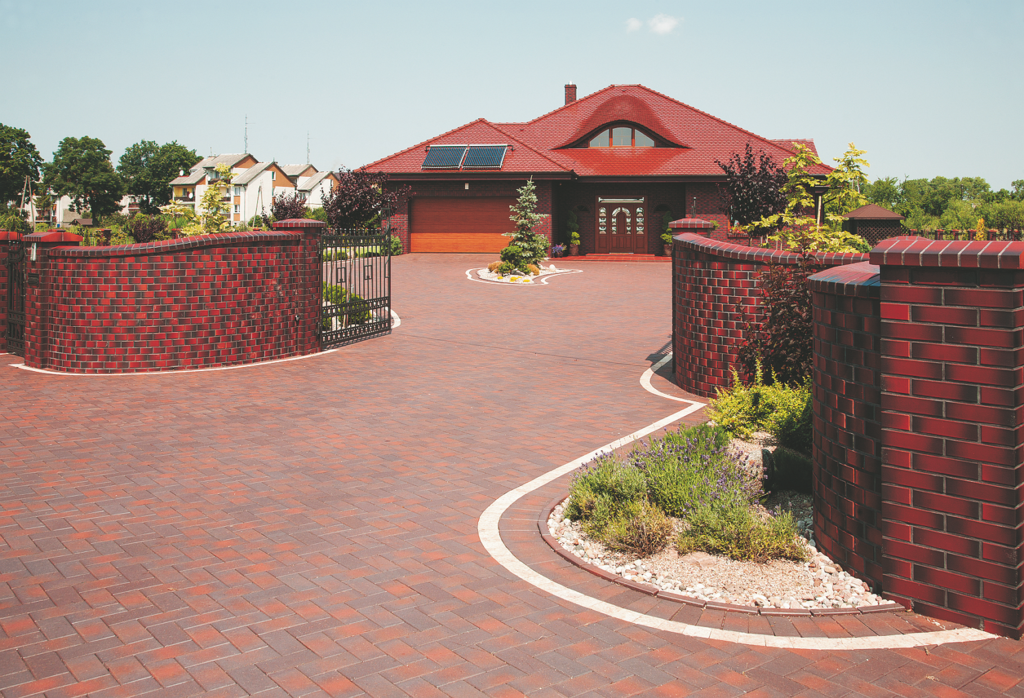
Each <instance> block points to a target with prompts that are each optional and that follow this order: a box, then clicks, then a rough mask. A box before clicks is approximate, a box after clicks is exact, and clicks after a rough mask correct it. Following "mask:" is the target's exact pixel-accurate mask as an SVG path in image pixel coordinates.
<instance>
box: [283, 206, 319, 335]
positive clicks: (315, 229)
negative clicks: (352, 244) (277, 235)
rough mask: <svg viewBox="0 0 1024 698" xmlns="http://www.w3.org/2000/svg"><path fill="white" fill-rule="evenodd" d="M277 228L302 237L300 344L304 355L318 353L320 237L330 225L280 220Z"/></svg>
mask: <svg viewBox="0 0 1024 698" xmlns="http://www.w3.org/2000/svg"><path fill="white" fill-rule="evenodd" d="M273 228H274V230H275V231H277V232H281V233H297V234H299V235H300V236H302V242H300V243H299V252H298V256H297V259H296V262H295V264H296V273H297V274H298V275H299V279H300V283H299V288H300V289H301V290H300V293H299V297H298V298H296V299H295V300H296V302H295V314H296V316H297V318H298V322H297V325H298V333H299V334H298V341H297V342H296V344H297V347H298V350H299V353H300V354H315V353H316V352H318V351H320V332H319V327H318V325H319V324H320V305H321V303H322V298H321V293H322V291H321V288H320V286H321V283H320V281H321V278H322V277H323V269H322V265H321V264H320V236H321V235H322V234H323V232H324V229H326V228H327V224H326V223H324V222H323V221H315V220H310V219H308V218H293V219H289V220H286V221H278V222H276V223H274V224H273Z"/></svg>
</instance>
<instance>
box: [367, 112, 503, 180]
mask: <svg viewBox="0 0 1024 698" xmlns="http://www.w3.org/2000/svg"><path fill="white" fill-rule="evenodd" d="M479 123H484V124H487V125H488V126H493V124H492V123H491V122H490V121H488V120H487V119H485V118H483V117H482V116H481V117H480V118H479V119H473V120H472V121H470V122H467V123H465V124H462V125H461V126H456V127H455V128H453V129H452V130H450V131H445V132H444V133H441V134H438V135H436V136H431V137H430V138H428V139H427V140H425V141H420V142H419V143H417V144H416V145H413V146H410V147H408V148H405V149H403V150H399V151H398V152H395V153H391V155H388V156H387V157H383V158H381V159H379V160H374V161H373V162H369V163H367V164H365V165H363V166H362V167H357V168H356V169H357V170H365V169H367V168H370V167H373V166H375V165H379V164H381V163H382V162H386V161H388V160H391V159H392V158H396V157H398V156H399V155H405V154H406V153H408V152H411V151H413V150H416V149H417V148H420V147H423V146H426V145H428V144H429V143H430V142H431V141H436V140H437V139H438V138H444V137H445V136H450V135H451V134H453V133H455V132H456V131H461V130H462V129H464V128H468V127H470V126H472V125H473V124H479ZM502 133H504V131H502Z"/></svg>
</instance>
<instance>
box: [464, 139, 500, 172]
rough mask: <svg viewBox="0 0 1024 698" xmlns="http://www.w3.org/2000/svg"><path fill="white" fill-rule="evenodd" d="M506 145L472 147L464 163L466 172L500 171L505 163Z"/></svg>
mask: <svg viewBox="0 0 1024 698" xmlns="http://www.w3.org/2000/svg"><path fill="white" fill-rule="evenodd" d="M507 148H508V146H505V145H471V146H469V152H467V153H466V159H465V160H464V161H463V163H462V168H463V169H465V170H488V169H489V170H500V169H501V163H503V162H504V161H505V150H506V149H507Z"/></svg>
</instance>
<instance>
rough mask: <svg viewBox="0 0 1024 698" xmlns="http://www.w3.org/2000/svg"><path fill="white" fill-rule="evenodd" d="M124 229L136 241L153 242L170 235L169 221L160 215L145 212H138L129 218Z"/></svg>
mask: <svg viewBox="0 0 1024 698" xmlns="http://www.w3.org/2000/svg"><path fill="white" fill-rule="evenodd" d="M124 230H125V231H126V232H127V233H128V234H129V235H131V236H132V238H134V240H135V242H152V241H154V240H164V239H166V238H167V237H168V235H167V221H165V220H164V219H163V218H161V217H160V216H147V215H146V214H144V213H136V214H135V215H134V216H132V217H131V218H129V219H127V221H126V222H125V224H124Z"/></svg>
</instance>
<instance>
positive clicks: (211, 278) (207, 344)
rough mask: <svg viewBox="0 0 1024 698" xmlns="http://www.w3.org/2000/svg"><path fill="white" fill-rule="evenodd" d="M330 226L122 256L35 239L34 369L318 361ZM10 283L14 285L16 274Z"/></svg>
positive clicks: (30, 319)
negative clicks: (323, 260)
mask: <svg viewBox="0 0 1024 698" xmlns="http://www.w3.org/2000/svg"><path fill="white" fill-rule="evenodd" d="M323 227H324V224H323V223H321V222H319V221H306V220H303V221H284V222H281V223H277V224H275V228H277V230H275V232H239V233H223V234H218V235H205V236H196V237H188V238H182V239H178V240H166V241H160V242H152V243H145V244H136V245H125V246H120V247H77V246H71V244H74V245H77V242H76V241H73V240H69V239H65V238H68V237H69V236H68V235H67V234H66V233H61V232H51V233H37V234H34V235H28V236H26V237H25V240H26V241H27V242H29V243H30V244H31V243H32V242H35V243H36V247H37V254H36V260H35V261H31V262H29V268H28V272H29V273H30V274H35V275H38V277H37V278H38V282H37V283H35V284H30V285H29V287H28V294H27V298H26V309H27V324H26V336H25V363H26V365H28V366H32V367H35V368H46V369H53V370H58V371H64V372H68V373H132V372H144V371H161V370H172V369H189V368H192V369H194V368H209V367H215V366H232V365H237V364H245V363H253V362H257V361H265V360H269V359H276V358H283V357H286V356H296V355H302V354H308V353H312V352H315V351H318V350H319V343H318V333H317V327H316V324H317V322H318V320H319V310H320V307H319V306H320V297H319V294H320V269H319V267H320V264H319V261H318V256H317V244H318V242H317V239H318V237H319V231H320V229H321V228H323ZM70 237H73V236H70ZM69 243H70V244H69ZM0 273H2V274H3V276H4V277H6V266H4V267H3V268H2V272H0ZM5 281H6V278H4V279H3V280H2V281H0V287H2V286H3V285H4V282H5ZM5 307H6V306H5Z"/></svg>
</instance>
